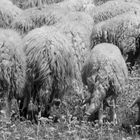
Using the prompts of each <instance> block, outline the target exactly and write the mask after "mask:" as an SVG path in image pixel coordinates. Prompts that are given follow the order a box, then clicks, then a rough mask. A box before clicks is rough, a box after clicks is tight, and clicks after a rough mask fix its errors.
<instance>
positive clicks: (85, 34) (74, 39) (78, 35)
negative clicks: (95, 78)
mask: <svg viewBox="0 0 140 140" xmlns="http://www.w3.org/2000/svg"><path fill="white" fill-rule="evenodd" d="M65 19H66V20H65ZM65 19H64V20H63V21H62V22H59V23H58V24H55V27H56V28H57V29H59V30H60V31H61V32H62V33H63V34H65V35H66V37H67V39H68V40H69V41H70V42H71V44H72V46H71V47H72V48H73V50H74V56H75V57H76V59H77V65H78V69H79V70H78V71H77V72H78V73H79V72H80V70H81V67H82V64H83V63H84V60H85V55H86V53H87V51H89V48H90V36H91V33H92V28H93V25H94V22H93V20H92V18H91V17H90V16H89V15H87V14H85V13H84V12H71V13H69V14H68V15H67V16H66V18H65Z"/></svg>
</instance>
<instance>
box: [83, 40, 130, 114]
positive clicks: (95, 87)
mask: <svg viewBox="0 0 140 140" xmlns="http://www.w3.org/2000/svg"><path fill="white" fill-rule="evenodd" d="M81 75H82V81H83V83H84V85H87V86H88V90H89V101H88V102H89V104H90V105H89V107H88V109H87V110H86V114H87V115H88V116H90V115H93V116H94V114H95V113H96V112H97V111H99V109H100V107H101V106H102V102H104V103H107V101H106V100H107V99H108V98H110V97H111V98H112V100H114V112H115V105H116V98H117V96H118V95H119V94H120V93H123V91H124V87H125V85H126V82H127V78H128V71H127V66H126V64H125V61H124V59H123V57H122V55H121V52H120V50H119V49H118V48H117V46H115V45H113V44H107V43H103V44H99V45H97V46H95V47H94V48H93V49H92V50H91V52H90V53H89V54H88V58H87V59H86V62H85V64H84V66H83V68H82V72H81ZM114 115H115V113H114ZM114 117H115V116H114Z"/></svg>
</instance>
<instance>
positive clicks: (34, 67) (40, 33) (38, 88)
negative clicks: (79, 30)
mask: <svg viewBox="0 0 140 140" xmlns="http://www.w3.org/2000/svg"><path fill="white" fill-rule="evenodd" d="M23 41H24V42H25V46H24V48H25V53H26V56H27V67H28V77H29V79H31V80H29V81H30V83H29V84H30V85H29V87H30V89H29V90H28V91H30V93H29V94H28V97H27V98H28V99H27V100H26V101H25V103H24V105H23V108H24V109H25V110H27V106H28V104H29V101H30V99H31V98H33V103H34V102H35V101H37V103H38V105H40V106H43V107H45V108H44V111H42V112H43V113H42V115H43V116H48V115H49V110H50V108H51V106H52V103H53V100H54V99H55V98H57V99H60V100H61V99H62V97H63V95H64V93H65V92H66V89H67V87H68V86H70V85H71V81H72V80H73V78H74V76H75V70H74V64H75V60H74V58H73V55H72V54H73V52H72V49H71V47H70V45H71V44H70V43H69V41H68V40H67V39H66V38H65V36H64V35H63V34H61V33H60V32H59V31H58V30H57V29H56V28H55V27H53V26H43V27H41V28H36V29H34V30H32V31H31V32H29V33H28V34H27V35H26V36H25V37H24V38H23ZM29 95H30V96H29ZM25 112H26V111H25Z"/></svg>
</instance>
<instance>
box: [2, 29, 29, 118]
mask: <svg viewBox="0 0 140 140" xmlns="http://www.w3.org/2000/svg"><path fill="white" fill-rule="evenodd" d="M0 81H1V82H0V98H6V109H7V117H10V113H11V100H12V99H13V98H15V99H20V98H23V96H24V95H23V91H24V86H25V82H26V57H25V55H24V51H23V42H22V40H21V37H20V36H19V34H18V33H17V32H15V31H14V30H10V29H9V30H8V29H0Z"/></svg>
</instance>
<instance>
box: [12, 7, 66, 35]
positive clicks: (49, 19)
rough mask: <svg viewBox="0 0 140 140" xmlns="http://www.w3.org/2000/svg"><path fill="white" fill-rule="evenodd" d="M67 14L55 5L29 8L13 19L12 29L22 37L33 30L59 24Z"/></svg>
mask: <svg viewBox="0 0 140 140" xmlns="http://www.w3.org/2000/svg"><path fill="white" fill-rule="evenodd" d="M67 13H68V11H67V10H64V9H61V8H59V7H58V6H56V5H50V6H44V7H42V8H37V7H34V8H29V9H26V10H24V11H23V12H22V13H21V14H20V15H18V16H17V17H16V18H15V20H14V21H13V22H12V28H13V29H15V30H17V31H18V32H19V33H21V35H23V36H24V35H26V34H27V33H28V32H29V31H31V30H33V29H35V28H39V27H41V26H43V25H53V24H55V23H57V22H59V21H60V20H62V19H63V18H64V17H65V15H66V14H67Z"/></svg>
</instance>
